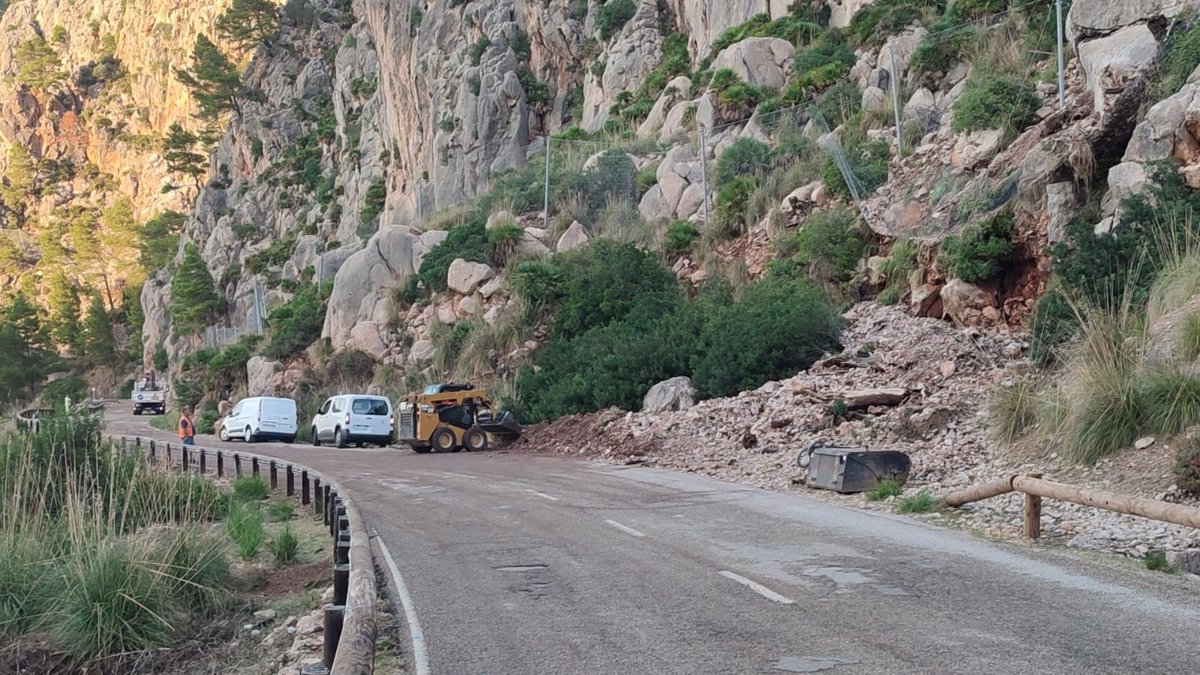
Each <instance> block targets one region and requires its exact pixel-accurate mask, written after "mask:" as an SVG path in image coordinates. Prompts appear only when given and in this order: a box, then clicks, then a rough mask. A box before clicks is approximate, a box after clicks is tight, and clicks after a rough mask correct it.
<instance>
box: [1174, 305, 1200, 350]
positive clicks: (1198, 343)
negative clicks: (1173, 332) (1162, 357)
mask: <svg viewBox="0 0 1200 675" xmlns="http://www.w3.org/2000/svg"><path fill="white" fill-rule="evenodd" d="M1179 355H1180V356H1182V357H1183V358H1184V360H1187V361H1195V360H1196V357H1198V356H1200V314H1188V315H1187V316H1186V317H1184V319H1183V324H1182V325H1181V326H1180V327H1179Z"/></svg>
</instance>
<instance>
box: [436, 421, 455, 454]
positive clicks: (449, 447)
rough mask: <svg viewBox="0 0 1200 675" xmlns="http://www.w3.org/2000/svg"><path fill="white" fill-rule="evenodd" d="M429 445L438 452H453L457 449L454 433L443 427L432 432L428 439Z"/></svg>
mask: <svg viewBox="0 0 1200 675" xmlns="http://www.w3.org/2000/svg"><path fill="white" fill-rule="evenodd" d="M429 444H430V445H432V446H433V449H434V450H436V451H438V452H454V451H455V450H457V449H458V442H457V441H456V440H455V438H454V432H453V431H450V430H449V429H447V428H445V427H442V428H440V429H434V430H433V434H432V435H431V436H430V437H429Z"/></svg>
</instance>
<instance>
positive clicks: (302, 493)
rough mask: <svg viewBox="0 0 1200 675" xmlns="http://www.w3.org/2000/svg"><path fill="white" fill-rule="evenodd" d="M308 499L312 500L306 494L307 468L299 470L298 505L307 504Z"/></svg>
mask: <svg viewBox="0 0 1200 675" xmlns="http://www.w3.org/2000/svg"><path fill="white" fill-rule="evenodd" d="M310 501H312V500H311V499H310V498H309V496H308V470H307V469H301V470H300V505H301V506H308V504H309V502H310Z"/></svg>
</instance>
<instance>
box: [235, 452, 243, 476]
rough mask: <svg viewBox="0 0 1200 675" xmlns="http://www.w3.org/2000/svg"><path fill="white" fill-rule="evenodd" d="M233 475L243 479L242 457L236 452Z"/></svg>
mask: <svg viewBox="0 0 1200 675" xmlns="http://www.w3.org/2000/svg"><path fill="white" fill-rule="evenodd" d="M233 473H234V475H235V476H236V477H238V478H241V477H242V456H241V455H239V454H237V453H236V452H235V453H233Z"/></svg>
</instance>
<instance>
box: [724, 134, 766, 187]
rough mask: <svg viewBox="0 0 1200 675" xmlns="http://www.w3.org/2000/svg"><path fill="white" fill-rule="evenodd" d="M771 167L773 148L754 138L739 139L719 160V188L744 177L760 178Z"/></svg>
mask: <svg viewBox="0 0 1200 675" xmlns="http://www.w3.org/2000/svg"><path fill="white" fill-rule="evenodd" d="M770 167H771V148H770V147H769V146H768V145H767V144H766V143H763V142H762V141H758V140H755V139H753V138H739V139H737V140H736V141H734V142H733V144H732V145H730V146H729V148H728V149H726V150H725V152H723V153H721V157H720V159H718V160H717V175H716V179H717V187H718V188H720V187H721V186H724V185H727V184H728V183H731V182H733V181H734V180H735V179H737V178H740V177H743V176H752V177H758V176H761V175H762V174H763V173H765V172H766V171H767V170H768V169H769V168H770Z"/></svg>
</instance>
